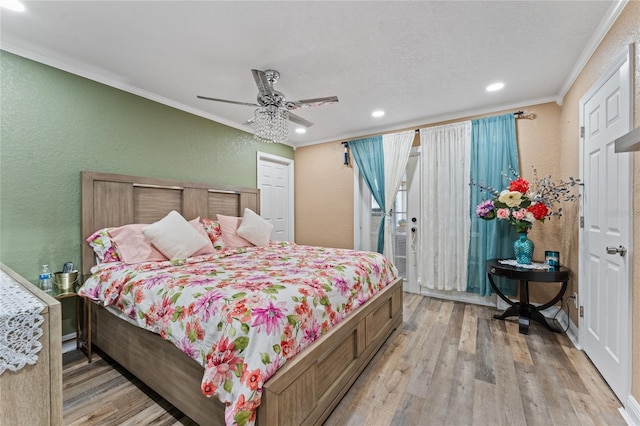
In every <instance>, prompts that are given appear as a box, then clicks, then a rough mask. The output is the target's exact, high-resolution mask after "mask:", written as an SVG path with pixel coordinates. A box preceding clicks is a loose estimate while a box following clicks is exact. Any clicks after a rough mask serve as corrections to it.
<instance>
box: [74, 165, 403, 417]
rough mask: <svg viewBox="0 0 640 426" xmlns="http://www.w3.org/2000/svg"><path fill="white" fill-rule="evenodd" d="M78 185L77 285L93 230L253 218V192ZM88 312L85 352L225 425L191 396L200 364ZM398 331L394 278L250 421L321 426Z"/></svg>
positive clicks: (323, 341)
mask: <svg viewBox="0 0 640 426" xmlns="http://www.w3.org/2000/svg"><path fill="white" fill-rule="evenodd" d="M81 178H82V179H81V180H82V235H81V237H82V273H83V276H84V277H85V278H86V277H87V276H88V275H89V274H90V269H91V267H92V266H93V265H94V263H95V258H94V254H93V251H92V249H91V248H90V247H89V245H88V244H86V242H85V240H86V238H88V237H89V236H90V235H91V234H92V233H93V232H95V231H96V230H98V229H101V228H104V227H107V226H121V225H125V224H129V223H152V222H155V221H157V220H159V219H161V218H162V217H164V216H165V215H166V214H167V213H168V212H169V211H171V210H177V211H178V212H180V213H181V214H182V215H183V216H184V217H185V218H186V219H187V220H190V219H193V218H195V217H197V216H201V217H208V218H211V219H214V220H215V219H216V216H215V215H216V214H218V213H219V214H224V215H230V216H242V213H243V211H244V208H245V207H248V208H250V209H251V210H253V211H255V212H256V213H260V203H259V201H260V193H259V190H258V189H255V188H240V187H235V186H221V185H205V184H194V183H190V182H180V181H173V180H166V179H155V178H140V177H134V176H124V175H115V174H106V173H95V172H81ZM93 306H94V307H93V309H92V310H91V311H92V312H93V313H92V319H91V321H92V322H91V328H90V330H91V331H90V333H91V339H92V340H91V341H92V344H93V345H95V346H97V347H98V348H99V349H100V350H101V351H102V352H103V353H105V354H106V355H108V356H109V357H111V358H113V359H114V360H115V361H116V362H118V363H119V364H121V365H122V366H123V367H124V368H126V369H127V370H129V371H130V372H131V373H133V374H134V375H135V376H136V377H138V378H139V379H140V380H142V381H143V382H144V383H146V384H147V385H148V386H149V387H150V388H152V389H153V390H154V391H156V392H157V393H159V394H160V395H161V396H162V397H164V398H165V399H166V400H167V401H169V402H170V403H171V404H173V405H174V406H175V407H177V408H178V409H179V410H181V411H182V412H183V413H184V414H186V415H187V416H189V417H190V418H191V419H192V420H194V421H195V422H197V423H199V424H201V425H224V424H225V423H224V405H223V404H222V403H221V402H219V401H218V400H217V399H216V398H207V397H205V396H204V395H203V394H202V392H201V391H200V382H201V381H202V376H203V373H204V369H203V367H202V366H200V365H199V364H198V363H197V362H196V361H194V360H192V359H191V358H189V357H188V356H186V355H185V354H184V353H182V352H181V351H180V350H179V349H178V348H176V347H175V346H174V345H173V344H171V343H170V342H168V341H166V340H163V339H162V338H160V336H158V335H156V334H154V333H151V332H149V331H147V330H144V329H141V328H138V327H136V326H133V325H131V324H129V323H128V322H126V321H123V320H121V319H118V318H117V317H116V316H115V315H113V314H111V313H110V312H109V311H107V310H106V309H104V308H103V307H101V306H98V305H93ZM401 323H402V280H401V279H398V280H397V281H395V282H394V283H393V284H392V285H389V286H387V287H386V288H385V289H384V290H383V291H381V292H380V293H378V294H377V295H376V296H374V297H373V298H372V299H371V300H370V301H369V302H368V303H367V304H366V305H364V306H362V307H360V308H359V309H358V310H357V311H356V312H354V313H353V314H351V315H350V316H349V317H348V318H346V319H345V320H344V321H342V322H341V323H340V324H338V325H337V326H336V327H334V328H333V329H332V330H330V331H329V332H328V333H327V334H326V335H324V336H322V337H321V338H320V339H318V340H317V341H316V342H314V343H313V344H312V345H311V346H309V347H308V348H307V349H305V350H304V351H303V352H301V353H300V354H298V355H297V356H296V357H295V358H294V359H293V360H291V361H289V362H287V364H285V366H284V367H283V368H281V369H280V370H279V371H278V372H277V373H276V374H275V375H274V376H273V377H271V378H270V379H269V380H268V381H267V382H266V383H265V384H264V387H263V394H262V402H261V405H260V407H259V408H258V417H257V423H258V424H259V425H261V426H264V425H300V424H305V425H311V424H316V425H320V424H322V422H323V421H324V420H325V419H326V418H327V417H328V416H329V414H330V413H331V411H332V410H333V409H334V408H335V406H336V405H337V404H338V403H339V402H340V400H341V399H342V397H343V396H344V394H345V393H346V392H347V391H348V390H349V387H350V386H351V385H352V384H353V382H355V380H356V379H357V378H358V376H359V375H360V373H361V372H362V371H363V370H364V368H365V367H366V366H367V364H368V363H369V361H370V360H371V358H373V356H374V355H375V354H376V352H377V351H378V350H379V349H380V347H381V346H382V344H383V343H384V342H385V340H386V339H387V338H388V337H389V335H391V333H392V332H393V330H395V329H396V328H397V327H399V326H400V325H401ZM150 357H153V361H152V362H151V361H150ZM159 372H161V373H159ZM168 372H170V373H168Z"/></svg>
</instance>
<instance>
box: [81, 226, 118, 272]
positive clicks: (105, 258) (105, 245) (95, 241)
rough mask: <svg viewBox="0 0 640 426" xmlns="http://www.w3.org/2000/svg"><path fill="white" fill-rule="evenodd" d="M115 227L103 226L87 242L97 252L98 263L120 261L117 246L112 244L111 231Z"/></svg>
mask: <svg viewBox="0 0 640 426" xmlns="http://www.w3.org/2000/svg"><path fill="white" fill-rule="evenodd" d="M111 229H113V228H102V229H100V230H98V231H96V232H94V233H93V235H91V236H90V237H89V238H87V242H88V243H89V245H90V246H91V248H92V249H93V252H94V253H95V254H96V263H98V264H100V263H109V262H120V257H119V256H118V253H117V252H116V249H115V247H114V246H113V244H111V236H110V235H109V231H110V230H111Z"/></svg>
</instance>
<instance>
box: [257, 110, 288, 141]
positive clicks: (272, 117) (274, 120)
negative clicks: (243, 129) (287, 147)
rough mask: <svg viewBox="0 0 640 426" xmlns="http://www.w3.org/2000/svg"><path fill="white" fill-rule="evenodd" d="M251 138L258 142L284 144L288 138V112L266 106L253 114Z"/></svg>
mask: <svg viewBox="0 0 640 426" xmlns="http://www.w3.org/2000/svg"><path fill="white" fill-rule="evenodd" d="M252 124H253V128H254V130H255V132H254V134H253V137H254V138H255V139H256V140H257V141H259V142H266V143H285V142H286V141H287V139H288V137H289V111H287V110H286V109H285V108H278V107H277V106H275V105H268V106H264V107H260V108H257V109H256V110H255V112H254V114H253V123H252Z"/></svg>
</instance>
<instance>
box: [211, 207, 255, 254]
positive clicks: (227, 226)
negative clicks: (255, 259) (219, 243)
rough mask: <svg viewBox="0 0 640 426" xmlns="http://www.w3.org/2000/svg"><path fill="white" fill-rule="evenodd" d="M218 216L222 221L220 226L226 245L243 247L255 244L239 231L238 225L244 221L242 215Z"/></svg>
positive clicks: (219, 220)
mask: <svg viewBox="0 0 640 426" xmlns="http://www.w3.org/2000/svg"><path fill="white" fill-rule="evenodd" d="M217 216H218V222H220V228H222V240H223V241H224V245H225V247H227V248H242V247H251V246H253V244H251V243H250V242H249V241H247V240H245V239H244V238H242V237H241V236H239V235H238V233H237V230H238V227H239V226H240V224H241V223H242V218H241V217H233V216H223V215H221V214H219V215H217Z"/></svg>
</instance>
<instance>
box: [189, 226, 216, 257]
mask: <svg viewBox="0 0 640 426" xmlns="http://www.w3.org/2000/svg"><path fill="white" fill-rule="evenodd" d="M207 220H208V219H207ZM189 225H191V226H193V228H194V229H195V230H196V231H198V234H200V235H202V237H203V238H204V239H205V241H206V242H207V244H206V245H205V246H204V247H202V248H201V249H200V250H198V251H197V252H195V253H193V254H192V255H191V256H192V257H195V256H202V255H203V254H211V253H215V251H216V250H220V249H219V248H216V247H214V245H213V241H211V240H210V239H209V233H208V231H207V230H206V228H205V226H204V223H203V222H202V220H201V219H200V216H198V217H196V218H195V219H193V220H190V221H189ZM219 227H220V224H218V228H219ZM220 233H222V231H220ZM221 241H222V240H221Z"/></svg>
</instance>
